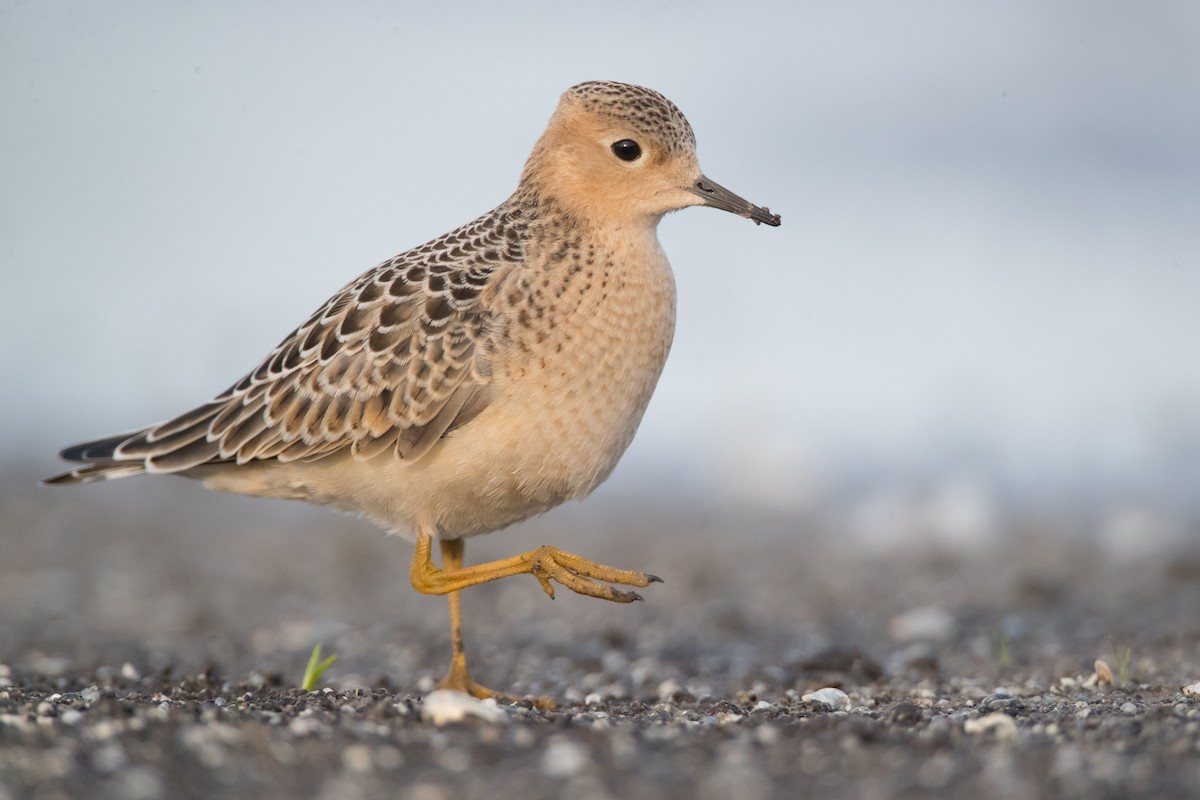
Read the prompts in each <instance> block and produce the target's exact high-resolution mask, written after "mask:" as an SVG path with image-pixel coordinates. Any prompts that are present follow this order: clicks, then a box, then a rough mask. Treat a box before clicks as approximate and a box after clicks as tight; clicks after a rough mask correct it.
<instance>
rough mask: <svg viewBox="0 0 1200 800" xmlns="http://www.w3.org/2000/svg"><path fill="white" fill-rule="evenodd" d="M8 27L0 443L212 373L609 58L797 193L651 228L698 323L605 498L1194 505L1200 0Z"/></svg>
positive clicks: (219, 13)
mask: <svg viewBox="0 0 1200 800" xmlns="http://www.w3.org/2000/svg"><path fill="white" fill-rule="evenodd" d="M524 7H525V8H528V9H534V8H537V7H540V6H538V4H536V3H535V4H528V5H526V6H524ZM0 22H2V24H0V66H2V67H3V68H2V69H0V99H2V101H3V104H4V107H5V108H6V109H8V113H9V124H8V125H6V126H4V127H3V128H0V144H2V145H3V148H2V152H0V179H2V180H0V182H2V184H3V187H4V188H3V190H0V259H2V260H3V267H2V269H0V286H2V287H3V294H4V296H5V297H6V298H7V299H8V300H9V302H8V304H7V306H6V310H5V314H4V315H3V318H2V319H3V321H0V325H2V326H3V333H4V337H5V340H6V342H7V343H8V346H7V347H5V348H4V349H3V351H0V371H2V373H3V374H4V375H7V376H9V380H10V390H9V391H8V392H5V393H4V397H3V401H2V402H3V412H4V413H3V414H2V415H0V418H2V419H3V422H0V425H3V430H2V431H0V436H2V438H3V440H4V441H5V442H6V443H7V448H6V452H5V457H4V458H3V459H0V467H3V468H8V467H10V466H11V465H14V464H22V470H26V469H34V470H36V471H38V472H39V473H44V476H48V475H50V474H52V473H54V472H55V471H57V470H58V469H59V464H58V463H57V462H56V460H55V459H54V453H55V451H56V450H57V449H58V448H60V447H62V446H65V445H67V444H71V443H73V442H75V441H78V440H81V439H88V438H94V437H98V436H102V435H106V434H110V433H115V432H118V431H121V430H125V429H130V428H136V427H140V426H142V425H145V424H149V423H152V422H155V421H157V420H160V419H163V418H166V417H169V416H171V415H173V414H176V413H179V412H182V411H184V410H186V409H187V408H189V407H191V406H194V405H198V404H200V403H202V402H204V401H205V400H207V399H208V398H209V397H211V396H212V395H214V394H216V393H217V392H219V391H221V390H222V389H224V388H225V387H226V386H227V385H229V384H231V383H232V382H234V381H235V380H236V379H237V378H238V377H240V376H241V375H242V374H243V373H245V372H247V371H248V370H250V369H251V368H253V367H254V366H255V365H256V364H257V362H258V360H259V359H261V358H262V357H263V356H264V355H265V354H266V353H267V352H268V351H269V350H270V349H271V348H272V347H273V346H274V345H275V344H276V342H277V341H278V340H279V339H280V338H282V336H283V335H284V334H285V333H287V332H288V331H289V330H291V329H292V328H293V327H294V326H295V325H296V324H297V323H299V322H300V321H301V320H302V319H303V318H304V317H305V316H306V315H307V314H308V313H309V312H311V311H312V310H313V309H314V308H316V307H317V306H318V305H319V304H320V303H321V302H323V301H324V300H325V298H326V297H328V296H329V295H330V294H331V293H333V292H334V291H335V290H337V289H338V288H339V287H340V286H342V285H343V284H344V283H346V282H347V281H349V280H351V279H352V278H353V277H355V276H356V275H358V274H360V273H361V272H363V271H365V270H366V269H368V268H370V267H371V266H372V265H373V264H375V263H377V262H379V261H381V260H383V259H385V258H388V257H390V256H391V255H393V254H395V253H398V252H401V251H403V250H406V249H409V248H410V247H414V246H416V245H419V244H421V243H422V242H424V241H427V240H428V239H430V238H432V237H434V236H437V235H439V234H441V233H443V232H444V231H446V230H449V229H451V228H453V227H455V226H457V225H459V224H462V223H464V222H466V221H468V220H469V219H471V218H473V217H475V216H477V215H479V214H481V213H484V212H486V211H487V210H488V209H490V208H492V207H493V206H494V205H496V204H497V203H498V202H500V201H501V200H503V199H504V198H505V197H506V196H507V195H508V194H509V193H511V191H512V190H513V188H515V185H516V179H517V176H518V174H519V172H520V169H521V166H522V164H523V161H524V159H525V157H526V155H527V154H528V151H529V149H530V148H531V147H532V145H533V142H534V140H535V139H536V138H537V136H538V135H539V134H540V132H541V130H542V128H543V126H544V124H545V121H546V119H547V118H548V117H549V115H550V113H551V112H552V111H553V109H554V106H555V103H556V102H557V98H558V95H559V94H560V93H561V92H562V91H563V90H564V89H566V88H567V87H568V86H570V85H572V84H574V83H577V82H579V81H582V80H587V79H595V78H611V79H615V80H626V81H631V82H635V83H639V84H643V85H646V86H650V87H652V88H654V89H657V90H659V91H661V92H663V93H664V94H665V95H666V96H668V97H669V98H671V99H672V100H673V101H674V102H675V103H676V104H678V105H679V106H680V108H681V109H682V110H683V111H684V113H685V114H686V115H687V116H688V118H689V120H690V121H691V123H692V126H693V127H694V129H695V131H696V135H697V139H698V141H699V153H700V159H701V164H702V166H703V167H704V170H705V173H706V174H708V175H709V176H711V177H712V178H713V179H714V180H716V181H719V182H720V183H722V184H724V185H726V186H728V187H729V188H731V189H732V190H734V191H736V192H738V193H740V194H742V195H743V196H745V197H746V198H747V199H749V200H750V201H752V202H755V203H759V204H763V205H767V206H770V208H771V209H772V210H774V211H777V212H779V213H781V214H782V216H783V227H781V228H779V229H768V228H764V227H756V226H754V225H751V224H750V223H748V222H747V221H746V220H742V219H738V218H735V217H733V216H731V215H725V214H721V213H720V212H716V211H713V210H708V209H690V210H686V211H684V212H683V213H680V214H676V215H670V216H668V217H667V218H666V219H665V220H664V221H663V223H662V225H661V226H660V238H661V239H662V242H663V246H664V248H665V249H666V251H667V253H668V254H669V256H670V258H671V261H672V264H673V265H674V268H675V272H676V279H677V283H678V288H679V324H678V328H677V331H676V338H675V345H674V350H673V352H672V355H671V359H670V361H669V363H668V365H667V370H666V372H665V374H664V376H663V378H662V381H661V382H660V385H659V389H658V391H657V393H656V395H655V398H654V401H653V402H652V404H651V407H650V410H649V412H648V413H647V415H646V418H645V420H644V421H643V424H642V427H641V430H640V431H639V433H638V437H637V439H636V440H635V442H634V445H633V447H632V448H631V449H630V451H629V453H628V454H627V456H626V458H625V459H624V461H623V463H622V464H621V465H620V466H619V467H618V471H617V473H616V474H615V475H614V478H613V481H614V489H613V491H619V492H621V493H628V494H631V495H636V494H637V493H639V492H643V493H646V494H647V495H649V496H653V495H655V494H657V493H662V492H668V491H669V492H677V493H678V494H679V496H680V498H681V502H686V498H689V497H710V498H711V497H714V496H719V497H726V498H728V502H729V503H731V504H734V503H737V502H752V503H755V504H758V505H760V506H762V507H764V508H770V509H781V510H785V511H796V510H801V511H802V510H804V509H806V508H810V507H813V506H815V505H819V504H820V503H822V502H826V501H827V500H828V499H829V498H830V497H838V496H842V495H853V496H857V497H859V499H862V497H866V498H867V499H866V500H864V501H863V502H865V503H866V506H865V507H864V508H865V510H864V512H863V513H864V518H865V520H866V523H864V524H867V523H869V522H870V519H871V517H870V514H871V513H873V512H872V511H871V509H874V508H876V507H878V513H879V514H880V515H882V516H887V514H888V513H889V512H888V508H890V506H889V505H888V503H889V502H893V501H894V502H895V503H900V504H901V505H902V504H903V498H905V497H911V496H925V495H934V496H936V497H943V496H945V497H946V498H949V499H947V500H946V502H947V503H949V506H950V509H951V510H950V511H949V512H947V513H949V514H950V515H951V517H953V515H954V514H955V513H959V512H957V511H955V510H954V509H956V508H960V506H961V509H965V510H964V511H962V512H961V513H962V514H965V515H967V516H968V517H969V516H970V514H972V513H976V512H974V511H972V510H971V508H972V505H971V504H972V503H973V502H974V503H977V504H978V503H983V504H984V505H987V504H989V503H991V504H1003V503H1010V502H1023V501H1029V502H1034V501H1042V500H1045V499H1046V498H1059V499H1061V500H1063V501H1064V502H1066V501H1068V500H1069V501H1071V502H1077V503H1080V504H1085V505H1086V504H1087V503H1090V502H1096V503H1100V504H1102V505H1103V504H1107V505H1109V506H1111V507H1113V508H1117V509H1119V508H1123V507H1130V508H1136V507H1139V506H1140V505H1145V506H1147V507H1154V508H1163V509H1166V510H1167V511H1169V512H1171V513H1178V514H1186V515H1197V514H1200V492H1197V488H1200V358H1198V357H1197V354H1196V351H1197V345H1198V344H1200V148H1198V147H1197V146H1196V144H1197V141H1200V86H1198V85H1197V80H1196V78H1197V76H1198V75H1200V7H1196V6H1188V5H1183V4H1172V3H1146V4H1138V5H1128V4H1123V3H1118V2H1099V3H1084V2H1075V3H1063V4H1055V5H1053V6H1048V5H1045V4H1041V3H1036V2H1032V0H1028V1H1027V2H1017V3H1009V4H1003V5H999V6H994V7H967V6H963V5H961V4H955V3H951V2H948V0H947V2H922V3H919V4H916V5H915V6H913V5H909V6H905V7H904V8H903V9H901V8H899V7H894V6H890V5H882V4H868V3H845V4H838V5H836V6H834V7H820V8H818V7H812V8H810V7H805V6H803V5H801V4H785V3H778V4H772V3H761V4H750V5H747V6H739V7H738V9H737V10H733V9H730V8H728V7H727V6H724V5H721V4H716V3H701V4H697V5H695V6H694V7H690V10H689V12H688V15H687V16H681V15H680V14H679V13H678V12H672V11H670V10H667V9H665V8H651V7H643V6H639V5H629V6H628V7H625V6H623V5H621V4H617V5H615V6H609V7H607V8H606V10H605V12H604V13H602V14H597V13H596V9H594V8H589V9H587V10H584V9H582V8H569V9H568V8H559V7H555V13H554V14H553V15H551V16H549V17H546V18H545V20H542V18H541V16H540V15H538V14H536V13H530V14H514V13H511V9H501V8H498V7H497V8H483V9H479V10H478V12H477V13H476V12H473V13H471V14H466V15H464V14H463V12H462V11H461V10H451V9H448V8H446V9H442V8H434V7H422V8H421V9H420V10H419V11H410V10H407V9H405V8H402V7H400V6H396V5H395V4H390V3H382V2H358V3H351V4H346V5H343V6H339V7H338V8H337V9H334V8H332V7H326V6H321V5H316V4H313V5H303V4H302V5H300V6H296V7H295V8H294V10H293V11H291V12H289V13H288V14H287V15H286V16H277V15H274V14H271V13H269V12H268V11H266V10H264V9H262V8H258V7H250V8H241V9H238V10H237V11H236V12H235V11H231V10H228V9H224V8H222V7H217V6H214V7H198V6H196V7H176V6H160V5H155V4H145V3H113V4H105V5H103V6H94V5H91V4H85V3H70V2H68V3H57V4H52V5H43V4H30V5H26V6H15V5H10V6H9V7H8V8H6V9H4V10H2V11H0ZM618 44H619V47H618ZM618 52H619V56H618V55H617V54H618ZM5 474H9V473H8V472H6V473H5ZM864 487H865V488H864ZM872 498H874V499H872ZM889 498H891V499H889ZM896 498H900V499H896ZM972 498H974V499H972ZM981 498H982V499H981ZM872 503H873V504H874V505H872ZM955 503H959V505H958V506H956V505H955Z"/></svg>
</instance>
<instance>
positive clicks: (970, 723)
mask: <svg viewBox="0 0 1200 800" xmlns="http://www.w3.org/2000/svg"><path fill="white" fill-rule="evenodd" d="M963 730H965V731H966V732H967V733H987V732H988V731H991V732H992V733H994V734H995V736H996V738H997V739H999V740H1001V741H1004V740H1007V739H1015V738H1017V723H1016V722H1015V721H1014V720H1013V718H1012V717H1010V716H1009V715H1008V714H1005V713H1004V712H1002V711H997V712H996V713H994V714H988V715H987V716H986V717H980V718H979V719H969V720H967V721H966V722H965V723H963Z"/></svg>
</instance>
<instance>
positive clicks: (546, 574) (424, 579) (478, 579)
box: [411, 533, 662, 708]
mask: <svg viewBox="0 0 1200 800" xmlns="http://www.w3.org/2000/svg"><path fill="white" fill-rule="evenodd" d="M440 544H441V550H442V568H441V569H438V568H437V567H436V566H434V564H433V558H432V549H433V537H431V536H430V535H429V534H427V533H421V534H419V535H418V537H417V548H416V552H415V553H414V554H413V563H412V572H411V577H412V584H413V587H414V588H415V589H416V590H417V591H419V592H423V593H425V594H445V595H448V596H449V597H448V599H449V601H450V648H451V652H450V669H449V670H448V671H447V672H446V676H445V677H444V678H442V679H441V680H440V681H439V682H438V688H439V689H454V690H456V691H459V692H466V693H467V694H469V695H471V696H472V697H478V698H481V699H482V698H486V697H494V698H496V699H498V700H509V701H512V700H517V699H519V698H516V697H514V696H512V695H507V694H503V693H501V692H497V691H494V690H492V689H489V688H487V687H486V686H481V685H480V684H478V683H476V682H475V681H473V680H471V676H470V675H469V674H468V672H467V656H466V651H465V650H464V648H463V637H462V606H461V601H460V598H459V595H458V593H459V591H461V590H462V589H465V588H466V587H468V586H474V585H475V584H477V583H487V582H488V581H494V580H499V579H500V578H506V577H508V576H510V575H521V574H524V573H526V572H528V573H530V574H532V575H533V576H534V577H536V578H537V579H538V581H539V582H540V583H541V585H542V588H543V589H544V590H545V591H546V594H548V595H550V597H554V586H553V585H551V583H550V581H551V580H556V581H558V582H559V583H561V584H562V585H563V586H566V587H567V588H569V589H572V590H573V591H576V592H578V593H579V594H586V595H589V596H591V597H599V598H602V599H604V600H612V601H614V602H618V603H631V602H633V601H634V600H641V599H642V598H641V597H639V596H638V595H637V594H635V593H633V592H623V591H620V590H617V589H613V588H612V587H611V586H606V585H604V584H602V583H597V582H596V581H595V580H592V579H593V578H597V579H599V580H605V581H612V582H613V583H624V584H628V585H632V586H646V585H648V584H650V583H654V582H661V580H662V579H661V578H658V577H655V576H654V575H647V574H645V573H642V572H631V571H629V570H622V569H614V568H612V567H606V566H604V565H602V564H596V563H595V562H592V561H588V560H587V559H586V558H582V557H580V556H577V555H573V554H571V553H565V552H563V551H562V550H559V549H558V548H555V547H544V546H543V547H539V548H538V549H537V550H533V551H530V552H528V553H523V554H522V555H519V556H515V557H513V558H508V559H504V560H502V561H492V562H490V563H487V564H479V565H477V566H474V567H464V566H463V550H464V546H463V540H462V539H442V540H440ZM535 703H536V704H537V705H538V706H539V707H541V708H553V707H554V702H553V701H552V700H550V698H548V697H542V698H539V699H538V700H536V701H535Z"/></svg>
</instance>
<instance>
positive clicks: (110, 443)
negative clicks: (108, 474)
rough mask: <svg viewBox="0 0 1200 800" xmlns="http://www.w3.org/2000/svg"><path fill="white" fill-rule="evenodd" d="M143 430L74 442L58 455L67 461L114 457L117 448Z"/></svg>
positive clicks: (97, 459) (99, 459)
mask: <svg viewBox="0 0 1200 800" xmlns="http://www.w3.org/2000/svg"><path fill="white" fill-rule="evenodd" d="M141 433H143V431H133V432H131V433H119V434H117V435H116V436H107V437H105V438H103V439H93V440H92V441H90V442H81V443H80V444H73V445H71V446H70V447H65V448H63V449H62V450H61V451H59V453H58V455H59V456H60V457H62V458H64V459H66V460H67V461H101V460H104V459H111V458H113V456H114V454H115V452H116V449H117V448H118V447H119V446H120V445H121V444H122V443H123V442H126V441H128V440H130V439H132V438H133V437H135V436H138V435H139V434H141Z"/></svg>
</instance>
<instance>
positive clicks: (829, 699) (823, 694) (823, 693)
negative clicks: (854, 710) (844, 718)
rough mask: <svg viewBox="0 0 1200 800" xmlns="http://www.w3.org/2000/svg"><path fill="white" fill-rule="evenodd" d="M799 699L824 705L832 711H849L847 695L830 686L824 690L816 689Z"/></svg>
mask: <svg viewBox="0 0 1200 800" xmlns="http://www.w3.org/2000/svg"><path fill="white" fill-rule="evenodd" d="M800 699H801V700H805V701H808V702H817V703H824V704H825V705H827V706H829V707H830V708H832V709H833V710H834V711H849V710H850V697H849V695H847V694H846V693H845V692H843V691H842V690H841V689H834V688H833V687H831V686H827V687H825V688H824V689H817V690H816V691H815V692H809V693H808V694H806V695H803V696H802V697H801V698H800Z"/></svg>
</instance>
